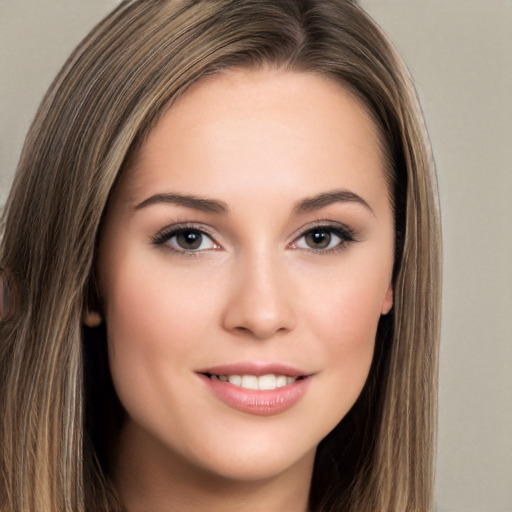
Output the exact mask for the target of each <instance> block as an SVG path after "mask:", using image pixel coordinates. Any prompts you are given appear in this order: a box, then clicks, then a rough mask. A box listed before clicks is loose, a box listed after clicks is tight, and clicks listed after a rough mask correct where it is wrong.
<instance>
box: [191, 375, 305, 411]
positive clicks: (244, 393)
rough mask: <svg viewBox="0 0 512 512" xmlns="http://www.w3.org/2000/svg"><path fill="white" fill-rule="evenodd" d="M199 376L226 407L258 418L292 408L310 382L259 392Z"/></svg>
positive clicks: (300, 380)
mask: <svg viewBox="0 0 512 512" xmlns="http://www.w3.org/2000/svg"><path fill="white" fill-rule="evenodd" d="M200 376H201V378H202V379H203V380H204V381H205V383H206V385H207V386H208V387H209V389H210V390H211V391H212V392H213V394H214V395H215V396H216V397H217V398H218V399H219V400H221V401H222V402H224V403H225V404H226V405H228V406H229V407H231V408H232V409H236V410H238V411H241V412H245V413H249V414H256V415H258V416H270V415H272V414H280V413H282V412H284V411H286V410H288V409H290V408H291V407H293V406H294V405H295V404H296V403H297V402H298V401H299V400H300V399H301V398H302V397H303V396H304V395H305V393H306V391H307V389H308V386H309V381H310V380H311V377H305V378H302V379H299V380H296V381H295V382H294V383H293V384H288V385H286V386H283V387H281V388H276V389H271V390H266V391H260V390H256V389H245V388H241V387H239V386H235V385H234V384H230V383H229V382H224V381H221V380H218V379H210V378H209V377H207V376H206V375H200Z"/></svg>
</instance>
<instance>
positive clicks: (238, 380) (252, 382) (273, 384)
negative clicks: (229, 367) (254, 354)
mask: <svg viewBox="0 0 512 512" xmlns="http://www.w3.org/2000/svg"><path fill="white" fill-rule="evenodd" d="M210 378H211V379H213V380H221V381H223V382H229V383H230V384H233V385H234V386H238V387H241V388H245V389H253V390H255V389H259V390H264V391H268V390H272V389H276V388H282V387H283V386H287V385H289V384H293V383H294V382H295V381H296V380H297V378H296V377H288V376H286V375H274V374H268V375H261V376H260V377H258V376H256V375H211V376H210Z"/></svg>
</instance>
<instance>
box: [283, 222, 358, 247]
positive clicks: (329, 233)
mask: <svg viewBox="0 0 512 512" xmlns="http://www.w3.org/2000/svg"><path fill="white" fill-rule="evenodd" d="M353 241H354V235H353V234H352V232H351V231H350V230H348V229H346V228H342V227H341V226H317V227H315V228H313V229H308V230H307V231H306V232H304V233H303V234H302V235H301V236H300V237H299V238H298V239H297V240H296V242H294V244H293V247H294V248H297V249H312V250H316V251H324V252H327V251H330V250H334V249H342V248H343V247H344V246H345V245H346V243H348V242H353Z"/></svg>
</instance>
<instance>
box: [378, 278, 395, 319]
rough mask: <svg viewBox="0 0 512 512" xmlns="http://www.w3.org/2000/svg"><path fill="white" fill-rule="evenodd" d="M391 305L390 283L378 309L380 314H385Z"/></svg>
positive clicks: (391, 291) (391, 288) (391, 292)
mask: <svg viewBox="0 0 512 512" xmlns="http://www.w3.org/2000/svg"><path fill="white" fill-rule="evenodd" d="M392 307H393V283H390V284H389V287H388V289H387V290H386V295H384V299H383V300H382V307H381V310H380V313H381V315H387V314H388V313H389V312H390V311H391V308H392Z"/></svg>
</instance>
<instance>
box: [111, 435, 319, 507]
mask: <svg viewBox="0 0 512 512" xmlns="http://www.w3.org/2000/svg"><path fill="white" fill-rule="evenodd" d="M151 445H152V440H149V439H147V438H146V439H145V440H143V439H141V438H140V437H139V439H137V440H135V439H134V438H133V433H131V432H129V429H124V430H123V432H122V435H121V437H120V443H119V451H118V452H117V453H118V456H117V460H116V464H115V471H114V480H115V482H116V486H117V488H118V490H119V493H120V497H121V501H122V503H123V506H124V508H125V510H126V511H127V512H143V511H144V512H145V511H147V510H151V511H152V512H174V511H179V512H191V511H194V512H202V511H208V512H217V511H218V512H221V511H222V512H235V511H236V512H283V511H287V510H293V511H294V512H306V511H307V509H308V497H309V489H310V484H311V475H312V471H313V463H314V456H315V450H312V451H311V452H310V453H308V454H307V455H306V456H305V457H304V458H303V459H301V460H299V461H298V462H297V463H295V464H294V465H293V466H292V467H290V468H287V469H285V470H284V471H282V472H281V473H279V474H277V475H272V476H267V477H265V478H261V479H254V480H244V478H243V475H241V478H240V479H234V478H226V477H223V476H219V475H217V474H215V473H213V472H212V471H209V470H207V469H204V468H201V467H198V466H194V465H192V464H190V462H189V461H187V460H184V459H183V458H182V457H180V456H179V455H177V454H176V453H170V452H169V450H167V449H165V448H163V447H161V446H159V447H156V446H154V445H153V446H151Z"/></svg>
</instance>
